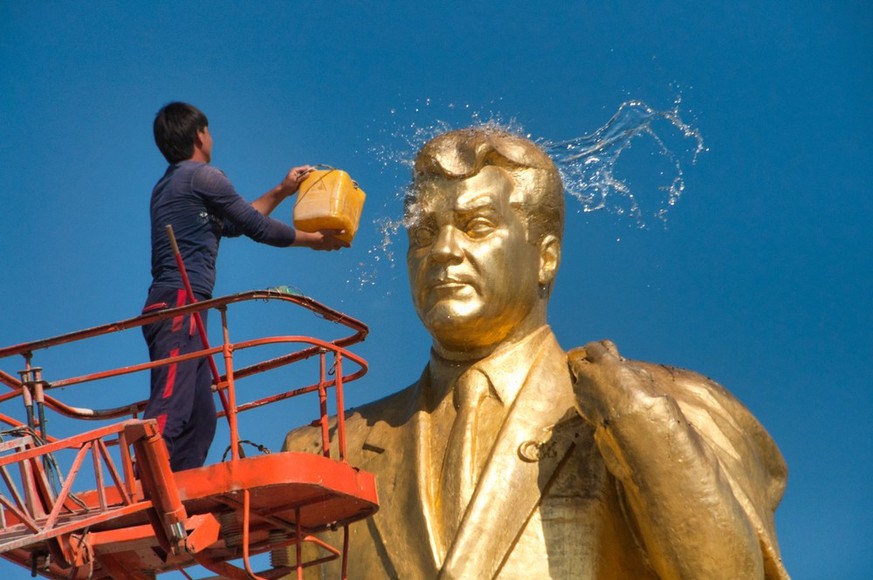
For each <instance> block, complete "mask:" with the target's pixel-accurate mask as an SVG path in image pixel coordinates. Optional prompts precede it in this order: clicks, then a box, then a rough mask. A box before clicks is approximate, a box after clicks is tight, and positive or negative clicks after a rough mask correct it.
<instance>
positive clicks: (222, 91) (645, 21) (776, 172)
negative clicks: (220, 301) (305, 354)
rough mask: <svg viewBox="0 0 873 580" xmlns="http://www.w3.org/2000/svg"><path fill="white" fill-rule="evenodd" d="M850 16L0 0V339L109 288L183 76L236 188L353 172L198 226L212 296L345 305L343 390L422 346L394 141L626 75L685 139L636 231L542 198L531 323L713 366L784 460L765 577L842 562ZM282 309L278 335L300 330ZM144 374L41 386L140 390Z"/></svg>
mask: <svg viewBox="0 0 873 580" xmlns="http://www.w3.org/2000/svg"><path fill="white" fill-rule="evenodd" d="M871 33H873V10H871V8H870V6H869V4H866V3H862V2H840V3H824V2H822V3H815V2H792V3H782V2H734V3H712V2H700V3H693V4H692V3H681V2H657V3H655V2H652V3H636V2H616V3H602V2H598V3H594V2H540V3H527V2H516V1H509V2H502V3H499V4H497V3H495V4H494V5H490V4H486V3H479V2H469V1H467V2H443V3H432V4H431V3H420V2H416V3H412V2H408V3H401V2H383V3H378V4H377V3H356V2H330V3H326V2H325V3H319V2H296V3H281V2H279V3H277V2H260V3H243V2H220V1H219V2H182V3H179V2H172V3H171V2H154V3H139V4H134V3H108V2H106V3H90V4H89V3H85V4H80V3H34V2H3V3H0V184H2V192H3V193H2V200H3V204H4V211H3V212H0V257H2V258H0V259H2V273H3V275H2V277H0V298H2V302H0V346H6V345H10V344H14V343H18V342H22V341H26V340H32V339H37V338H42V337H46V336H52V335H56V334H61V333H64V332H68V331H72V330H75V329H78V328H83V327H88V326H93V325H96V324H100V323H104V322H109V321H112V320H116V319H123V318H127V317H130V316H134V315H135V314H137V313H138V312H139V309H140V307H141V306H142V302H143V300H144V298H145V293H146V289H147V287H148V284H149V246H148V227H149V226H148V198H149V193H150V191H151V188H152V186H153V184H154V182H155V181H156V180H157V179H158V178H159V177H160V175H161V174H162V172H163V170H164V167H165V163H164V161H163V159H162V158H161V156H160V154H159V153H158V151H157V149H156V148H155V146H154V144H153V141H152V138H151V122H152V119H153V117H154V114H155V112H156V111H157V109H158V108H159V107H160V106H161V105H163V104H164V103H166V102H168V101H171V100H186V101H189V102H192V103H194V104H196V105H197V106H198V107H200V108H201V109H202V110H203V111H204V112H206V114H207V115H208V116H209V119H210V129H211V131H212V133H213V136H214V139H215V146H214V151H213V164H214V165H216V166H217V167H220V168H221V169H223V170H224V171H225V172H226V173H227V175H228V176H229V177H230V179H231V180H232V181H233V183H234V184H235V185H236V187H237V189H238V190H239V191H240V193H241V194H242V195H244V196H245V197H247V198H249V199H252V198H254V197H255V196H257V195H259V194H260V193H263V192H264V191H266V190H267V189H269V188H270V187H272V186H273V185H275V184H276V183H278V181H279V180H280V179H281V178H282V176H283V175H284V172H285V171H286V170H287V169H288V168H290V167H291V166H293V165H297V164H302V163H327V164H330V165H333V166H335V167H340V168H343V169H345V170H346V171H348V172H349V173H350V174H351V175H352V176H353V177H354V178H355V179H356V180H357V181H358V182H359V183H360V184H361V186H362V188H363V189H364V190H365V191H366V192H367V194H368V199H367V205H366V208H365V214H364V218H363V221H362V225H361V230H360V232H359V234H358V237H357V238H356V240H355V244H354V246H353V247H352V248H351V249H349V250H346V251H344V252H341V253H334V254H329V255H328V254H323V253H315V252H311V251H308V250H303V249H291V250H283V249H275V248H268V247H265V246H259V245H257V244H254V243H252V242H250V241H248V240H226V241H225V242H224V243H223V244H222V248H221V255H220V258H219V274H218V284H217V286H216V294H217V295H218V294H229V293H234V292H238V291H242V290H247V289H254V288H266V287H272V286H278V285H289V286H294V287H296V288H299V289H300V290H301V291H302V292H304V293H305V294H307V295H309V296H312V297H313V298H316V299H318V300H320V301H322V302H324V303H326V304H328V305H330V306H333V307H335V308H337V309H339V310H343V311H346V312H347V313H349V314H350V315H352V316H355V317H357V318H359V319H361V320H363V321H364V322H366V323H368V324H369V325H370V328H371V333H370V336H369V338H368V340H367V341H366V342H365V343H364V344H363V345H361V346H360V347H359V348H358V349H357V352H359V353H360V354H361V355H363V356H364V357H365V358H367V359H368V361H369V362H370V366H371V371H370V373H369V374H368V375H367V376H366V377H365V378H364V379H362V380H361V381H359V382H358V383H356V384H354V385H353V386H350V387H349V391H348V395H347V398H348V400H349V401H350V403H351V404H352V405H355V404H360V403H363V402H366V401H369V400H372V399H375V398H378V397H381V396H383V395H385V394H387V393H389V392H392V391H394V390H397V389H399V388H402V387H404V386H406V385H407V384H409V383H410V382H411V381H413V380H414V379H415V378H416V377H417V375H418V374H419V373H420V371H421V369H422V368H423V366H424V364H425V362H426V358H427V351H428V337H427V335H426V334H425V333H424V331H423V330H422V329H421V327H420V325H419V323H418V321H417V319H416V318H415V316H414V314H413V312H412V308H411V304H410V300H409V297H408V285H407V280H406V273H405V265H404V259H403V256H404V252H405V239H404V236H403V235H402V234H400V235H395V236H393V243H392V244H391V245H390V246H387V251H386V247H385V246H384V244H383V243H382V234H381V232H380V229H379V227H378V225H377V224H378V223H379V220H382V219H396V218H397V217H399V206H398V201H397V195H398V192H399V191H401V190H402V188H403V186H404V184H405V183H406V180H407V178H408V169H407V168H406V167H405V166H403V165H402V164H398V163H397V160H402V159H408V158H409V157H410V156H411V155H412V153H413V151H414V147H413V145H412V144H410V143H416V142H418V140H420V136H421V135H424V134H429V132H432V131H433V130H434V128H435V127H436V126H438V125H439V123H440V122H446V123H448V124H450V125H451V126H453V127H460V126H464V125H466V124H469V123H471V122H473V121H474V120H477V119H482V120H487V119H490V118H496V119H498V120H500V121H502V122H504V123H509V122H513V123H515V124H516V125H517V126H521V127H523V130H524V132H525V133H527V134H530V135H531V136H532V137H533V138H535V139H544V140H561V139H570V138H574V137H580V136H583V135H585V134H588V133H591V132H592V131H594V130H595V129H597V128H598V127H600V126H601V125H603V124H604V123H605V122H606V121H607V120H608V119H609V118H610V116H611V115H612V114H613V113H614V112H615V111H616V110H617V109H618V108H619V106H620V105H621V104H622V103H623V102H626V101H628V100H631V99H640V100H642V101H645V102H646V103H647V104H649V105H650V106H652V107H655V108H658V109H668V108H670V107H672V106H673V103H674V100H675V99H676V98H677V97H680V98H681V103H680V105H679V109H680V112H681V114H682V117H683V119H684V120H686V121H688V122H690V123H692V124H693V125H694V126H695V127H696V128H697V129H698V130H699V131H700V133H701V134H702V135H703V139H704V141H705V145H706V147H707V151H706V152H705V153H703V154H702V155H700V157H699V158H698V161H697V163H696V164H693V165H691V164H686V165H684V166H683V167H684V169H685V182H686V190H685V192H684V194H683V195H682V197H681V198H680V200H679V202H678V203H677V204H676V205H675V206H674V207H672V208H671V211H670V212H669V214H668V216H667V220H666V224H663V223H661V222H658V221H657V220H655V221H649V222H648V225H647V227H645V228H640V227H639V226H638V225H637V224H636V223H635V222H634V220H632V219H629V218H628V217H627V216H622V215H619V214H617V213H616V212H614V211H606V210H604V211H597V212H592V213H584V212H581V211H580V208H579V206H578V205H576V206H574V202H573V200H568V203H569V205H568V208H569V211H568V223H567V233H566V239H565V244H564V261H563V264H562V269H561V272H560V274H559V278H558V282H557V287H556V291H555V294H554V297H553V300H552V304H551V310H550V312H551V316H550V320H551V323H552V325H553V328H554V329H555V332H556V334H557V335H558V338H559V340H560V341H561V343H562V345H563V346H564V347H565V348H571V347H573V346H578V345H581V344H584V343H586V342H588V341H590V340H595V339H600V338H605V337H609V338H611V339H613V340H614V341H615V342H616V343H617V344H618V346H619V349H620V350H621V351H622V353H623V354H624V355H625V356H628V357H633V358H638V359H644V360H651V361H657V362H663V363H668V364H673V365H678V366H683V367H687V368H691V369H694V370H697V371H699V372H701V373H704V374H706V375H708V376H711V377H712V378H714V379H716V380H718V381H719V382H721V383H722V384H724V385H725V386H726V387H727V388H728V389H730V390H731V391H732V392H733V393H735V394H736V395H737V396H738V397H739V398H740V399H741V400H742V401H743V402H745V403H746V404H747V405H748V406H749V407H750V408H751V409H752V411H753V412H754V413H755V414H756V416H757V417H758V418H759V419H760V420H761V422H762V423H763V424H764V425H765V427H766V428H767V429H768V430H769V432H770V433H771V435H772V436H773V437H774V439H775V440H776V442H777V443H778V445H779V446H780V448H781V449H782V451H783V453H784V455H785V458H786V460H787V462H788V466H789V471H790V474H789V482H788V489H787V493H786V495H785V499H784V500H783V503H782V506H781V507H780V509H779V511H778V512H777V530H778V534H779V539H780V545H781V548H782V552H783V557H784V560H785V563H786V566H787V568H788V570H789V572H790V573H791V574H792V576H793V577H794V578H798V579H805V578H809V579H816V578H865V577H870V575H871V574H873V558H871V556H870V554H871V553H873V529H871V528H873V526H871V524H870V521H871V519H873V506H871V493H870V484H869V481H870V480H871V479H873V468H871V465H873V452H871V451H873V438H871V430H870V426H869V424H870V418H871V416H873V394H871V391H873V372H871V366H870V365H869V364H868V363H867V362H866V360H865V359H864V358H863V357H865V356H868V355H869V353H870V352H871V351H873V332H871V327H873V304H871V298H870V297H871V295H873V274H871V263H873V237H871V235H870V223H871V217H873V211H871V210H873V201H871V195H870V183H871V180H873V164H871V161H870V159H871V155H870V154H871V140H870V136H871V134H873V133H871V128H873V127H871V126H873V122H871V117H870V115H869V114H868V109H869V106H870V103H871V102H873V99H871V97H873V92H871V87H873V84H871V80H873V78H871V72H873V71H871V69H873V66H871V61H870V56H869V55H870V54H873V41H871V38H873V34H871ZM668 133H669V131H668ZM386 151H387V152H386ZM653 158H657V154H656V149H655V148H654V146H653V144H652V143H651V142H650V141H646V140H643V139H641V140H639V141H638V142H635V143H634V144H633V147H632V148H631V149H630V150H629V151H628V152H627V155H626V156H623V157H622V159H621V160H620V161H619V165H618V166H617V168H616V171H617V172H618V174H619V177H621V178H623V179H626V180H628V182H629V183H630V184H631V185H632V187H633V188H634V191H635V192H636V193H637V194H638V196H639V198H640V200H641V203H642V202H643V201H651V200H654V199H657V196H658V195H659V194H658V192H657V189H656V187H657V185H658V182H657V179H656V178H655V179H653V178H652V176H651V172H652V171H653V169H654V168H656V166H655V165H652V159H653ZM290 212H291V209H290V205H287V206H282V207H280V208H279V209H278V210H277V213H276V214H275V215H276V217H280V218H282V219H289V217H290ZM240 316H241V318H240V323H241V325H242V326H244V327H246V328H247V329H251V330H253V329H262V328H266V327H267V326H269V324H268V322H271V323H275V324H279V323H278V322H277V318H275V317H273V316H272V315H271V317H270V320H269V321H263V320H262V319H258V318H257V313H252V314H251V315H250V316H249V315H248V314H246V315H240ZM282 320H284V319H282ZM293 320H294V322H293V324H292V326H293V328H291V329H289V328H287V327H283V326H282V324H285V325H286V326H287V324H289V323H284V322H283V323H281V324H279V326H280V327H282V332H284V333H292V332H293V333H295V334H296V333H301V334H302V333H305V332H322V330H321V328H322V327H320V326H313V323H312V322H310V320H309V319H308V318H301V319H299V322H298V319H297V318H294V319H293ZM216 328H217V325H214V327H213V330H215V329H216ZM232 330H233V327H232ZM327 332H333V330H332V329H328V330H327ZM216 340H217V339H216ZM143 356H145V347H144V345H142V344H141V339H140V337H139V336H138V335H135V334H131V335H130V336H126V337H124V338H123V339H119V340H117V341H114V342H112V343H110V344H103V345H101V346H100V349H99V352H97V353H95V352H94V351H90V352H88V353H84V354H83V353H77V354H70V355H59V357H58V358H57V359H52V358H51V357H49V356H48V355H46V357H45V358H44V359H40V360H39V361H38V362H39V363H42V364H43V366H45V367H46V369H47V371H46V372H47V375H48V376H49V378H50V377H51V376H58V375H60V374H63V373H64V372H66V370H61V368H60V367H61V366H64V365H65V364H69V366H70V367H73V368H75V367H76V366H77V365H80V364H85V363H86V362H90V361H92V360H97V359H98V358H100V357H103V358H104V359H107V360H124V361H126V360H128V359H132V358H134V359H135V358H141V357H143ZM53 364H57V365H58V366H57V367H55V366H52V365H53ZM20 366H21V364H20V361H19V360H9V359H6V360H2V361H0V368H2V369H3V370H5V371H7V372H10V373H15V372H16V371H17V370H19V367H20ZM145 380H146V379H145V377H141V378H134V379H132V380H128V381H126V382H122V383H120V384H118V385H115V384H111V383H107V384H106V385H101V386H99V387H98V388H96V389H94V390H91V391H87V392H85V393H84V394H77V393H72V392H71V393H69V396H70V397H77V396H79V397H84V400H85V401H86V403H88V402H90V403H91V404H95V403H94V401H95V400H99V401H101V402H102V401H104V400H110V399H111V400H113V401H114V400H117V399H118V398H120V399H121V400H122V401H124V400H128V401H129V400H133V399H139V398H144V397H145V395H146V390H147V386H146V382H145ZM305 405H307V403H300V404H299V405H298V404H293V403H292V404H288V405H281V406H278V407H279V408H278V409H275V410H274V409H272V408H271V409H269V410H267V411H265V413H266V414H265V415H263V416H261V418H260V419H259V420H258V421H253V422H252V424H251V428H252V431H253V432H252V433H251V434H250V438H252V439H256V440H258V441H259V442H262V443H265V444H267V445H268V446H272V447H273V448H274V449H275V448H278V447H279V445H280V442H281V439H282V436H283V434H284V433H285V431H287V430H288V429H290V428H291V427H294V426H296V425H298V424H300V423H303V422H307V421H309V420H310V419H311V418H312V417H311V412H310V411H309V407H307V408H306V410H304V409H303V408H302V407H303V406H305ZM95 406H99V404H95ZM14 411H15V410H14V409H3V410H2V412H9V413H12V412H14ZM55 421H57V423H58V424H60V423H61V420H60V419H56V420H55ZM53 428H54V427H53ZM58 429H61V427H58ZM224 445H225V443H221V444H219V443H216V445H214V449H213V455H214V456H215V457H214V459H216V460H217V459H218V458H219V457H220V454H221V452H222V451H223V448H224ZM219 447H221V449H218V448H219ZM5 569H11V567H10V565H8V564H5V563H3V564H0V570H5Z"/></svg>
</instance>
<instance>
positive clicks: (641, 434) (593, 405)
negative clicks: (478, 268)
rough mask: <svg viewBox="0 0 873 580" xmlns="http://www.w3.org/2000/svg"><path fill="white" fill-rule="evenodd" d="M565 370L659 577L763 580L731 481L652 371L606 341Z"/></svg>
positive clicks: (577, 354)
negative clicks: (624, 356) (751, 579)
mask: <svg viewBox="0 0 873 580" xmlns="http://www.w3.org/2000/svg"><path fill="white" fill-rule="evenodd" d="M570 369H571V371H572V373H573V375H574V377H575V379H576V382H575V385H574V389H575V391H576V398H577V404H578V411H579V412H580V414H581V415H582V416H583V417H584V418H585V419H586V420H588V421H589V422H591V423H592V424H593V425H594V426H595V427H596V430H595V440H596V443H597V446H598V449H599V450H600V453H601V455H602V456H603V458H604V461H605V463H606V465H607V468H608V469H609V471H610V472H611V473H612V474H613V475H614V476H615V477H616V478H617V479H618V480H619V482H620V483H621V485H622V488H623V489H624V492H625V496H626V498H627V501H628V507H629V508H630V511H631V512H632V513H631V517H632V519H633V520H634V522H631V525H632V526H633V527H635V528H637V530H638V534H639V536H640V537H639V540H640V541H641V543H642V545H643V546H644V547H645V550H646V552H647V554H648V557H649V560H650V562H651V564H652V566H653V567H654V568H655V571H656V572H657V573H658V575H659V576H661V577H662V578H763V577H764V569H765V565H764V561H763V556H762V552H761V546H760V543H759V537H758V534H757V532H756V529H755V526H754V525H753V523H752V522H751V521H750V519H749V517H748V514H747V512H746V511H745V510H744V508H743V506H742V505H741V504H740V501H739V500H738V498H737V497H736V495H735V494H734V491H733V488H732V486H731V484H730V482H729V481H728V477H730V476H731V475H732V474H726V473H724V472H723V466H722V464H721V462H720V461H719V458H718V457H717V456H716V452H715V451H714V450H713V449H712V448H711V447H710V446H709V445H708V444H707V443H706V442H705V441H704V439H703V438H702V437H701V436H700V434H699V433H697V432H696V431H695V429H694V428H693V427H692V426H691V425H690V424H689V422H688V420H687V419H686V417H685V416H684V415H683V413H682V411H681V409H680V408H679V405H678V403H677V402H676V400H675V399H674V398H673V397H672V396H671V395H670V394H669V393H668V392H665V390H663V389H662V388H661V386H660V385H659V384H658V381H656V380H655V378H654V377H653V375H652V373H651V372H650V371H649V370H648V369H646V368H644V367H642V366H640V365H636V364H634V363H632V362H629V361H625V360H624V359H623V358H621V357H620V356H619V354H618V351H617V350H616V348H615V345H613V344H612V343H611V342H609V341H603V342H601V343H591V344H589V345H587V346H585V347H583V348H580V349H576V350H574V351H571V352H570ZM749 460H750V461H754V460H755V458H749Z"/></svg>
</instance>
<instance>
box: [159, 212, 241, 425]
mask: <svg viewBox="0 0 873 580" xmlns="http://www.w3.org/2000/svg"><path fill="white" fill-rule="evenodd" d="M166 230H167V236H168V237H169V238H170V245H171V246H172V247H173V255H174V256H175V257H176V265H177V266H178V267H179V274H181V275H182V283H183V284H184V285H185V292H186V293H187V294H188V300H190V301H191V303H192V304H194V303H195V302H197V299H196V298H195V297H194V290H193V289H192V288H191V281H190V280H189V279H188V271H187V270H186V269H185V262H184V261H183V260H182V252H180V251H179V245H178V244H177V243H176V235H175V234H174V233H173V226H172V225H170V224H167V226H166ZM193 316H194V322H195V323H196V324H197V330H198V332H199V333H200V342H201V344H203V348H209V340H208V339H207V338H206V327H205V326H203V319H202V318H200V313H199V312H197V311H195V312H194V313H193ZM209 368H210V369H211V370H212V378H213V380H215V385H216V387H217V386H218V384H219V383H220V382H221V375H219V374H218V367H217V366H215V359H213V358H212V357H211V356H210V357H209ZM218 397H219V398H220V399H221V406H222V407H223V408H224V412H225V414H226V413H228V412H229V409H228V405H227V398H226V397H225V395H224V391H222V390H221V389H218Z"/></svg>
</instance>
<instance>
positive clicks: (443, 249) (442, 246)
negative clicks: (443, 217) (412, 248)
mask: <svg viewBox="0 0 873 580" xmlns="http://www.w3.org/2000/svg"><path fill="white" fill-rule="evenodd" d="M460 235H461V232H460V231H458V229H457V228H455V227H453V226H445V227H442V228H440V230H439V233H438V234H437V238H436V241H435V242H434V244H433V246H432V248H431V255H432V256H433V258H434V259H435V260H437V261H441V262H448V261H460V260H461V259H463V257H464V252H463V250H462V248H461V244H460V240H459V239H458V238H459V236H460Z"/></svg>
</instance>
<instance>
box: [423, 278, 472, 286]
mask: <svg viewBox="0 0 873 580" xmlns="http://www.w3.org/2000/svg"><path fill="white" fill-rule="evenodd" d="M472 285H473V283H472V280H470V279H468V278H467V277H466V276H461V277H458V276H446V275H443V276H437V277H435V278H434V279H433V280H431V283H430V287H431V288H453V287H456V286H472Z"/></svg>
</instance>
